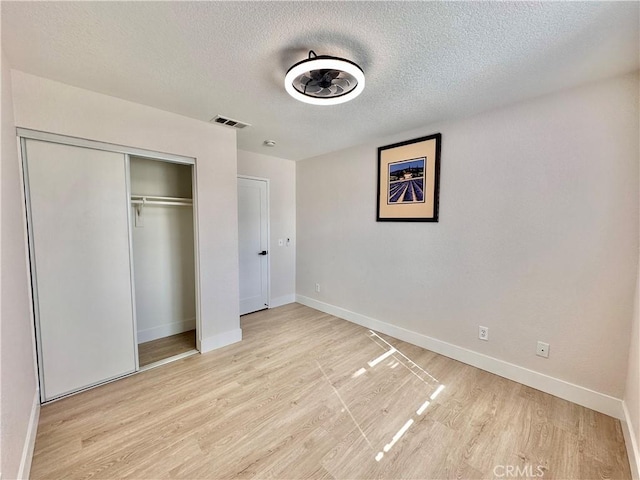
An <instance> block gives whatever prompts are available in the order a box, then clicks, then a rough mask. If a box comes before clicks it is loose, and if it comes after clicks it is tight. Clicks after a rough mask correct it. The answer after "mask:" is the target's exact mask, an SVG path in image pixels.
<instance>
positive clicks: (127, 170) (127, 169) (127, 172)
mask: <svg viewBox="0 0 640 480" xmlns="http://www.w3.org/2000/svg"><path fill="white" fill-rule="evenodd" d="M124 182H125V189H126V194H127V198H126V200H127V237H128V239H129V281H130V282H131V322H132V327H133V363H134V364H135V369H136V371H138V369H139V368H140V355H138V343H139V340H138V316H137V312H136V310H137V309H136V276H135V273H134V265H133V228H132V224H133V222H132V218H131V205H130V204H129V199H130V198H131V158H130V157H129V155H128V154H125V155H124Z"/></svg>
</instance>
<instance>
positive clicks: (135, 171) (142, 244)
mask: <svg viewBox="0 0 640 480" xmlns="http://www.w3.org/2000/svg"><path fill="white" fill-rule="evenodd" d="M191 169H192V167H191V166H190V165H180V164H176V163H167V162H159V161H157V160H152V159H146V158H140V157H134V156H132V157H131V158H130V172H131V199H132V212H131V215H132V217H133V230H132V240H133V242H132V243H133V265H134V279H135V281H134V287H135V298H136V320H137V339H138V344H139V345H138V358H139V364H140V367H145V366H147V365H149V364H152V363H154V362H156V361H160V360H163V359H165V358H167V357H172V356H174V355H178V354H182V353H185V352H188V351H191V350H193V349H195V345H196V336H195V328H196V294H195V271H194V265H195V263H194V248H193V245H194V241H193V240H194V239H193V207H192V190H193V189H192V180H191V178H192V172H191Z"/></svg>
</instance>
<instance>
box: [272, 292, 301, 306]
mask: <svg viewBox="0 0 640 480" xmlns="http://www.w3.org/2000/svg"><path fill="white" fill-rule="evenodd" d="M295 301H296V295H295V293H291V294H289V295H282V296H281V297H276V298H272V299H271V300H269V308H276V307H281V306H283V305H288V304H290V303H294V302H295Z"/></svg>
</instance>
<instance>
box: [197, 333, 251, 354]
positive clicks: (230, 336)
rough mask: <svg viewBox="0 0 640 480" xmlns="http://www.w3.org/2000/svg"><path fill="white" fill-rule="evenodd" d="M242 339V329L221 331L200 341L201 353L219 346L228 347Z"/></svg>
mask: <svg viewBox="0 0 640 480" xmlns="http://www.w3.org/2000/svg"><path fill="white" fill-rule="evenodd" d="M241 340H242V329H241V328H237V329H235V330H230V331H228V332H223V333H219V334H217V335H213V336H211V337H207V338H203V339H202V340H201V341H200V353H207V352H210V351H212V350H217V349H218V348H222V347H226V346H227V345H231V344H233V343H237V342H239V341H241Z"/></svg>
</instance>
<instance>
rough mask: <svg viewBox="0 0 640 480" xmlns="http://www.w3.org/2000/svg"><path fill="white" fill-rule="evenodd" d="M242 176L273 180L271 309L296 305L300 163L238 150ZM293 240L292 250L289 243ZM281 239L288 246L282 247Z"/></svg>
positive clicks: (270, 200) (271, 181)
mask: <svg viewBox="0 0 640 480" xmlns="http://www.w3.org/2000/svg"><path fill="white" fill-rule="evenodd" d="M238 175H247V176H252V177H260V178H268V179H269V217H270V223H271V232H270V237H271V238H270V239H269V242H270V247H269V257H270V259H269V261H270V267H271V295H270V297H271V298H270V302H269V306H270V307H271V308H273V307H277V306H280V305H284V304H286V303H291V302H294V301H295V291H296V246H295V236H296V163H295V162H293V161H291V160H285V159H282V158H278V157H274V156H271V155H261V154H257V153H252V152H246V151H243V150H238ZM287 238H289V239H291V244H290V246H289V247H287V246H286V239H287ZM278 239H283V240H284V241H285V246H282V247H280V246H278Z"/></svg>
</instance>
